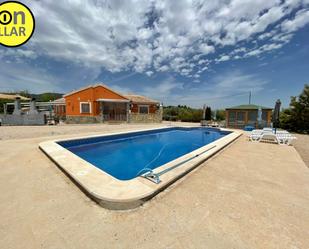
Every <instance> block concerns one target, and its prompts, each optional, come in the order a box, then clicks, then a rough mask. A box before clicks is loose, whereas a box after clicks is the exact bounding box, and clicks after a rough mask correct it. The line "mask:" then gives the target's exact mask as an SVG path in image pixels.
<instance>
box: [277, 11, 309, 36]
mask: <svg viewBox="0 0 309 249" xmlns="http://www.w3.org/2000/svg"><path fill="white" fill-rule="evenodd" d="M308 23H309V10H300V11H298V12H297V13H296V15H295V18H294V19H291V20H285V21H284V22H283V23H282V24H281V28H282V30H283V31H285V32H293V31H296V30H298V29H300V28H302V27H304V26H305V25H306V24H308Z"/></svg>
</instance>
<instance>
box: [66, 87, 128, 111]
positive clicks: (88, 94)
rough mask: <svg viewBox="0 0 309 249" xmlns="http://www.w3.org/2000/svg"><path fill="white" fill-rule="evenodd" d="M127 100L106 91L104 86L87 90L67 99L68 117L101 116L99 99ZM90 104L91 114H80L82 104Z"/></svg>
mask: <svg viewBox="0 0 309 249" xmlns="http://www.w3.org/2000/svg"><path fill="white" fill-rule="evenodd" d="M99 98H104V99H125V98H123V97H122V96H120V95H119V94H117V93H114V92H112V91H110V90H109V89H106V88H105V87H103V86H97V87H95V88H87V89H85V90H82V91H79V92H76V93H73V94H72V95H69V96H66V97H65V102H66V115H67V116H97V115H100V105H99V103H98V102H96V100H97V99H99ZM81 102H88V103H90V104H91V112H90V113H80V103H81Z"/></svg>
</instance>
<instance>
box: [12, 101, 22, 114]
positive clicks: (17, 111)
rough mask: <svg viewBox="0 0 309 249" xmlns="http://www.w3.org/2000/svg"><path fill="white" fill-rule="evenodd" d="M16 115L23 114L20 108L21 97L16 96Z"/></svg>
mask: <svg viewBox="0 0 309 249" xmlns="http://www.w3.org/2000/svg"><path fill="white" fill-rule="evenodd" d="M13 114H14V115H21V110H20V97H17V98H15V101H14V112H13Z"/></svg>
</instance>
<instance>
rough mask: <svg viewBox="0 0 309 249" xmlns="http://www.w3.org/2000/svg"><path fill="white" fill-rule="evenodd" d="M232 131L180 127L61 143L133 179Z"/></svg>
mask: <svg viewBox="0 0 309 249" xmlns="http://www.w3.org/2000/svg"><path fill="white" fill-rule="evenodd" d="M228 133H229V132H225V131H224V132H223V131H220V130H218V129H211V128H178V127H177V128H168V129H160V130H152V131H146V132H136V133H131V134H130V133H129V134H119V135H111V136H105V137H95V138H87V139H80V140H69V141H62V142H59V144H60V145H61V146H63V147H65V148H66V149H68V150H70V151H71V152H73V153H74V154H76V155H78V156H79V157H81V158H82V159H84V160H86V161H88V162H90V163H91V164H93V165H94V166H96V167H98V168H99V169H101V170H103V171H105V172H106V173H108V174H110V175H112V176H113V177H115V178H117V179H119V180H130V179H132V178H135V177H137V176H139V175H141V174H143V173H145V172H146V171H147V169H155V168H157V167H159V166H161V165H163V164H165V163H167V162H169V161H172V160H174V159H176V158H178V157H180V156H183V155H185V154H187V153H189V152H191V151H193V150H196V149H198V148H200V147H202V146H204V145H206V144H209V143H211V142H213V141H215V140H217V139H219V138H221V137H223V136H225V135H227V134H228Z"/></svg>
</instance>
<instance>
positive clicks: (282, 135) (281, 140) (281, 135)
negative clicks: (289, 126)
mask: <svg viewBox="0 0 309 249" xmlns="http://www.w3.org/2000/svg"><path fill="white" fill-rule="evenodd" d="M295 139H297V138H296V137H295V136H292V134H291V133H289V132H288V131H277V132H276V134H275V133H273V130H272V129H271V128H264V129H263V130H253V131H252V132H251V133H250V134H249V140H250V141H256V142H268V143H276V144H282V145H283V144H287V145H290V144H292V142H293V140H295Z"/></svg>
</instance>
